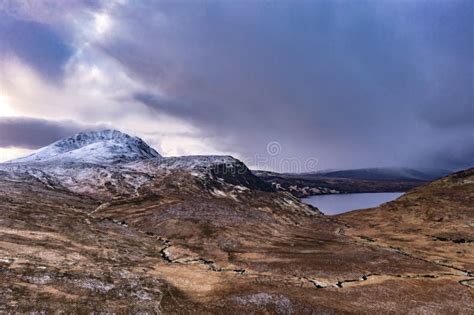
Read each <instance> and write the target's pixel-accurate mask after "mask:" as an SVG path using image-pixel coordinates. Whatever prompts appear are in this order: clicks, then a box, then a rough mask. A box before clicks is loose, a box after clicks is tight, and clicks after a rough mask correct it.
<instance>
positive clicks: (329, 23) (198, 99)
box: [18, 0, 474, 168]
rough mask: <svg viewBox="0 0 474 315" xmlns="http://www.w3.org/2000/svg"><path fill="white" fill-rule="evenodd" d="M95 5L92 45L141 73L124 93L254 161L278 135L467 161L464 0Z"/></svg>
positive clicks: (361, 159)
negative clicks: (101, 24) (98, 15)
mask: <svg viewBox="0 0 474 315" xmlns="http://www.w3.org/2000/svg"><path fill="white" fill-rule="evenodd" d="M109 9H110V8H109ZM97 10H98V12H105V13H107V14H109V15H110V18H111V19H112V21H113V24H112V25H113V26H112V27H113V29H112V30H111V31H110V32H108V33H107V34H105V35H104V36H102V37H101V38H100V40H98V41H97V42H93V43H91V45H93V46H94V49H97V50H99V51H101V52H102V53H104V54H105V55H107V56H109V57H111V58H113V59H115V61H116V62H117V64H118V65H120V66H121V67H123V68H124V69H125V70H126V72H127V74H128V75H129V76H130V77H131V78H132V79H133V80H135V81H136V82H139V83H140V84H141V86H142V87H143V88H142V90H141V91H139V92H137V91H132V92H131V93H130V94H131V95H130V98H131V100H132V101H135V102H137V103H140V104H141V105H142V106H146V107H148V108H150V109H152V112H153V113H155V114H156V115H160V113H167V114H171V115H174V116H177V117H179V118H182V119H185V120H187V121H189V122H191V123H192V124H194V125H196V126H197V127H199V129H200V130H202V131H203V132H204V133H205V134H206V136H207V137H208V138H212V139H216V141H215V143H214V145H215V148H216V149H217V150H221V151H229V152H238V153H240V154H241V156H242V157H244V158H245V159H246V161H247V162H250V163H251V162H252V157H254V156H255V155H264V154H265V150H266V145H267V143H268V142H270V141H278V142H279V143H280V144H281V145H282V150H283V151H282V153H281V155H279V158H297V159H300V160H305V159H308V158H313V157H315V158H317V159H319V161H320V162H321V164H320V167H322V168H325V167H336V168H343V167H366V166H389V165H394V166H402V165H408V166H417V165H422V166H423V165H425V164H433V166H435V167H443V168H459V167H467V166H471V165H472V164H473V160H472V154H470V152H471V151H470V148H472V142H471V140H472V138H471V135H472V134H474V113H473V104H474V95H473V90H474V83H473V77H474V74H473V71H474V63H473V57H472V56H473V55H474V42H473V41H474V30H473V27H474V26H473V23H472V21H473V20H474V16H473V15H474V12H473V3H472V1H459V0H453V1H429V2H427V1H375V0H374V1H337V0H334V1H283V0H282V1H258V2H257V1H256V2H247V1H222V2H211V1H199V2H198V1H179V2H176V1H159V2H155V1H130V2H125V3H123V4H118V5H116V6H114V7H113V8H112V9H110V10H105V9H97ZM40 29H41V28H40ZM45 32H46V31H45ZM46 33H47V34H51V33H49V32H46ZM46 42H48V41H46ZM53 42H56V41H54V40H53ZM58 43H59V42H58ZM18 45H20V44H18ZM23 45H25V49H26V48H28V45H27V44H26V43H24V44H23ZM38 45H39V47H40V49H39V51H41V49H45V51H46V52H47V51H48V49H49V48H51V49H52V50H53V51H56V49H55V48H54V46H55V45H54V44H43V43H38ZM42 45H44V46H42ZM20 47H21V45H20ZM46 47H49V48H46ZM20 50H22V49H20ZM33 50H35V49H33ZM57 51H58V53H59V54H60V55H61V56H64V58H57V59H58V60H66V59H67V54H68V53H67V52H66V50H64V51H63V49H62V48H61V45H60V44H58V48H57ZM62 51H63V52H62ZM31 54H33V55H35V54H38V56H39V55H41V56H44V55H48V53H45V52H44V51H43V52H38V51H37V52H32V53H31ZM24 59H26V60H33V61H34V60H35V58H34V57H24ZM52 59H56V58H52ZM63 62H64V61H63ZM89 62H93V60H92V61H89ZM33 64H34V62H33ZM60 64H61V62H58V63H55V65H56V66H55V67H57V66H58V65H60ZM56 69H57V68H56ZM45 72H47V71H45ZM137 106H139V105H138V104H137Z"/></svg>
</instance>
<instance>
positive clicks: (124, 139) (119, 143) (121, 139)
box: [7, 129, 162, 163]
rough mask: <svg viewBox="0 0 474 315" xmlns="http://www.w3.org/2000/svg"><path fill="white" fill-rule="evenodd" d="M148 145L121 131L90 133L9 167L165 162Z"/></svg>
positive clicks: (61, 142) (37, 152) (76, 135)
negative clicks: (156, 159) (38, 163)
mask: <svg viewBox="0 0 474 315" xmlns="http://www.w3.org/2000/svg"><path fill="white" fill-rule="evenodd" d="M161 157H162V156H161V155H160V154H159V153H158V152H157V151H156V150H155V149H153V148H151V147H150V146H149V145H148V144H147V143H145V141H143V140H142V139H140V138H138V137H132V136H130V135H128V134H125V133H122V132H120V131H118V130H111V129H106V130H101V131H86V132H80V133H78V134H75V135H73V136H71V137H68V138H65V139H61V140H58V141H56V142H54V143H52V144H50V145H48V146H45V147H43V148H40V149H39V150H37V151H36V152H34V153H33V154H30V155H28V156H26V157H22V158H18V159H15V160H11V161H8V162H7V163H34V162H53V161H63V162H64V161H81V162H92V163H117V162H123V161H134V160H144V159H151V158H161Z"/></svg>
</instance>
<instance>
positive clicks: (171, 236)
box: [0, 131, 474, 314]
mask: <svg viewBox="0 0 474 315" xmlns="http://www.w3.org/2000/svg"><path fill="white" fill-rule="evenodd" d="M71 143H76V144H77V143H79V144H77V145H72V146H71V145H70V144H71ZM95 147H100V148H103V150H101V151H100V152H99V153H96V152H97V151H96V150H92V149H91V148H95ZM152 150H153V149H151V148H149V147H148V146H147V145H146V144H145V143H142V142H141V141H139V139H136V138H133V137H130V136H127V135H125V134H122V133H120V132H115V131H114V132H112V131H106V132H97V133H82V134H79V135H76V136H73V137H71V138H68V139H65V140H61V141H58V142H57V143H55V144H52V145H51V146H49V147H47V148H46V149H43V150H40V151H39V152H40V153H41V152H43V153H41V154H38V155H36V156H35V155H32V156H30V157H28V158H27V159H26V160H25V159H19V160H18V161H12V162H9V163H3V164H0V235H1V237H0V313H2V312H5V313H11V312H20V313H26V312H45V313H52V312H66V313H90V312H107V313H140V312H141V313H265V312H267V313H276V314H313V313H329V314H332V313H350V312H359V313H389V312H395V311H396V312H402V313H408V312H413V310H415V312H428V313H458V314H469V313H472V312H474V303H473V300H474V291H473V290H474V289H473V281H474V280H473V279H474V278H473V272H474V270H473V265H472V261H474V256H473V255H474V251H473V244H472V239H473V230H472V226H471V225H472V223H473V222H474V209H473V207H472V205H473V204H474V195H473V192H474V169H469V170H466V171H464V172H459V173H456V174H453V175H451V176H449V177H446V178H443V179H441V180H437V181H434V182H433V183H431V184H429V185H424V186H421V187H419V188H417V189H415V190H413V191H410V192H409V193H408V194H406V195H405V196H403V197H401V198H400V199H399V200H397V201H393V202H390V203H388V204H384V205H382V206H380V207H377V208H374V209H368V210H363V211H354V212H348V213H345V214H343V215H340V216H336V217H329V216H325V215H323V214H322V213H321V212H320V211H319V210H318V209H317V208H314V207H311V206H309V205H306V204H304V203H302V202H300V200H299V199H298V198H297V197H295V196H294V195H292V194H290V193H289V192H285V191H277V190H276V189H274V187H272V186H271V185H269V184H268V183H267V182H265V181H263V180H261V179H260V178H259V177H258V176H255V175H254V174H253V173H252V172H251V171H250V170H249V169H248V168H247V167H246V166H245V164H244V163H242V162H240V161H238V160H236V159H234V158H232V157H230V156H195V157H192V156H188V157H172V158H164V157H162V156H161V155H159V154H158V153H157V152H156V151H154V150H153V151H152ZM45 152H46V153H47V154H46V153H45ZM51 152H53V153H51ZM84 152H87V154H85V153H84ZM155 152H156V154H155ZM95 154H98V155H95ZM85 155H86V156H87V159H86V160H83V159H82V157H83V156H85ZM461 240H464V241H461Z"/></svg>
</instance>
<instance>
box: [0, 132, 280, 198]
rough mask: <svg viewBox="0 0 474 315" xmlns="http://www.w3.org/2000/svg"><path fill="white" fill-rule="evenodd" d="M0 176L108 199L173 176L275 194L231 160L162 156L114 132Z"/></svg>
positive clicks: (6, 166)
mask: <svg viewBox="0 0 474 315" xmlns="http://www.w3.org/2000/svg"><path fill="white" fill-rule="evenodd" d="M0 171H5V172H8V173H10V174H13V175H14V174H17V175H19V176H20V177H21V176H25V175H27V176H30V177H31V178H35V179H36V180H38V181H41V182H42V183H44V184H46V185H48V186H50V187H61V188H65V189H68V190H70V191H73V192H76V193H86V194H91V195H97V194H100V195H103V196H108V197H111V196H117V195H137V194H139V190H140V189H143V188H144V187H146V186H147V185H153V182H156V181H157V180H158V181H160V178H164V177H167V178H173V176H171V177H169V176H170V175H172V174H175V175H176V177H174V178H178V177H180V176H181V177H182V176H190V178H193V179H192V181H194V180H198V181H201V182H202V185H203V186H205V187H211V186H213V185H215V182H216V181H217V182H219V183H221V184H219V185H230V186H243V187H247V188H249V189H256V190H262V191H273V189H272V188H271V186H270V185H268V184H267V183H265V182H263V181H261V180H260V179H259V178H257V177H256V176H254V175H253V174H252V172H251V171H250V170H249V169H248V168H247V166H245V164H244V163H242V162H241V161H239V160H237V159H235V158H233V157H231V156H181V157H162V156H161V155H160V154H159V153H158V152H156V151H155V150H154V149H152V148H151V147H149V146H148V145H147V144H146V143H145V142H144V141H143V140H141V139H139V138H136V137H131V136H129V135H126V134H124V133H121V132H119V131H116V130H104V131H98V132H83V133H79V134H77V135H74V136H72V137H69V138H66V139H63V140H60V141H57V142H55V143H53V144H51V145H49V146H47V147H44V148H42V149H40V150H38V151H37V152H36V153H33V154H31V155H30V156H27V157H24V158H19V159H16V160H13V161H9V162H7V163H3V164H0ZM212 183H214V184H212ZM230 186H229V187H230ZM229 189H233V188H229Z"/></svg>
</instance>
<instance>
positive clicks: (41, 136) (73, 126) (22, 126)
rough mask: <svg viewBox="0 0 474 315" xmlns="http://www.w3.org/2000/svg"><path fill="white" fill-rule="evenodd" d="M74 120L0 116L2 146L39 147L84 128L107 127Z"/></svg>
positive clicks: (0, 140) (0, 143) (0, 144)
mask: <svg viewBox="0 0 474 315" xmlns="http://www.w3.org/2000/svg"><path fill="white" fill-rule="evenodd" d="M105 128H106V126H104V125H84V124H79V123H76V122H73V121H51V120H44V119H35V118H25V117H9V118H6V117H0V147H3V148H8V147H17V148H26V149H37V148H40V147H43V146H45V145H48V144H51V143H52V142H55V141H57V140H60V139H62V138H65V137H69V136H71V135H73V134H75V133H78V132H80V131H84V130H98V129H105Z"/></svg>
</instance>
